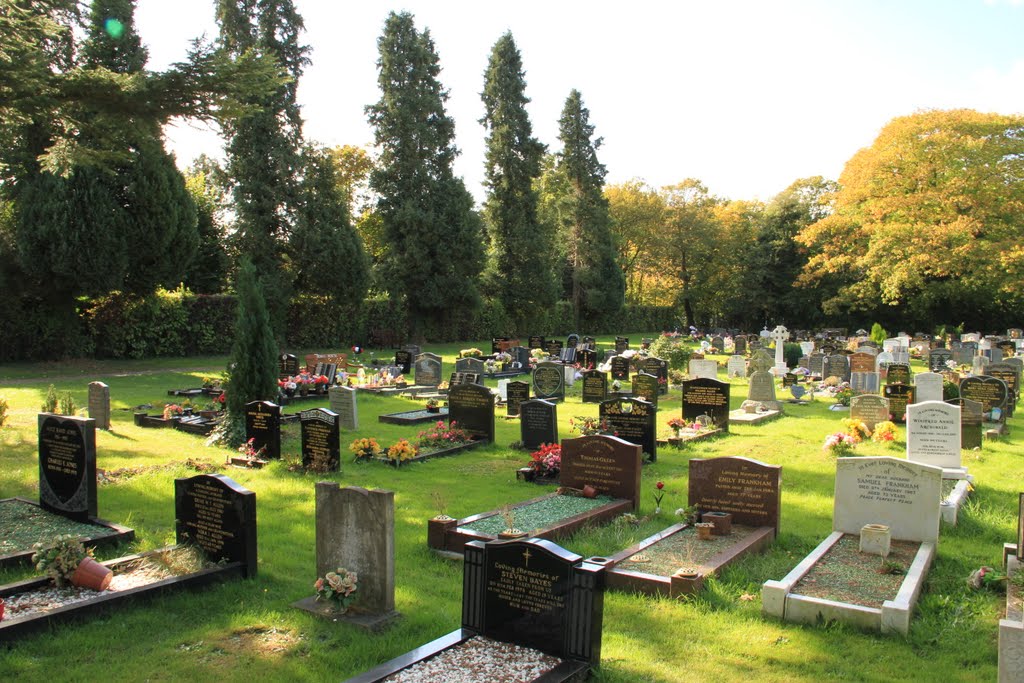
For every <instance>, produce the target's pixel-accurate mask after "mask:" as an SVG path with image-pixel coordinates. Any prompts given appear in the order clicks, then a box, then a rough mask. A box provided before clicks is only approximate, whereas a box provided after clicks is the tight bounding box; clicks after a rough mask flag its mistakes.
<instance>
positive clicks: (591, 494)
mask: <svg viewBox="0 0 1024 683" xmlns="http://www.w3.org/2000/svg"><path fill="white" fill-rule="evenodd" d="M583 497H584V498H597V489H595V488H594V487H593V486H591V485H590V484H587V485H586V486H584V487H583Z"/></svg>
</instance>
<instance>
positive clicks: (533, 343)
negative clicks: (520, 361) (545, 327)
mask: <svg viewBox="0 0 1024 683" xmlns="http://www.w3.org/2000/svg"><path fill="white" fill-rule="evenodd" d="M527 343H528V344H529V348H530V349H546V348H547V347H548V342H547V340H546V339H544V337H540V336H536V335H533V336H531V337H530V339H529V341H528V342H527Z"/></svg>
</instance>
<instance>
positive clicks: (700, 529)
mask: <svg viewBox="0 0 1024 683" xmlns="http://www.w3.org/2000/svg"><path fill="white" fill-rule="evenodd" d="M695 526H696V527H697V538H698V539H699V540H701V541H710V540H711V532H713V531H714V530H715V525H714V524H711V523H710V522H707V523H703V522H702V523H698V524H696V525H695Z"/></svg>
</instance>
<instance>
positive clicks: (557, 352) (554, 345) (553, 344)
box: [544, 339, 564, 358]
mask: <svg viewBox="0 0 1024 683" xmlns="http://www.w3.org/2000/svg"><path fill="white" fill-rule="evenodd" d="M563 348H564V345H563V344H562V340H561V339H549V340H548V341H547V346H545V347H544V350H545V351H547V352H548V355H549V356H554V357H555V358H558V357H559V356H561V355H562V349H563Z"/></svg>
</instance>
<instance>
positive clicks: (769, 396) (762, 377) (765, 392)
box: [747, 370, 778, 409]
mask: <svg viewBox="0 0 1024 683" xmlns="http://www.w3.org/2000/svg"><path fill="white" fill-rule="evenodd" d="M747 398H748V399H749V400H751V401H760V402H761V403H765V404H768V405H769V407H771V408H773V409H777V408H778V405H777V404H776V401H775V378H774V377H773V376H772V374H771V373H770V372H768V371H766V370H757V371H755V372H754V373H753V374H751V375H750V389H749V391H748V392H747Z"/></svg>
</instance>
